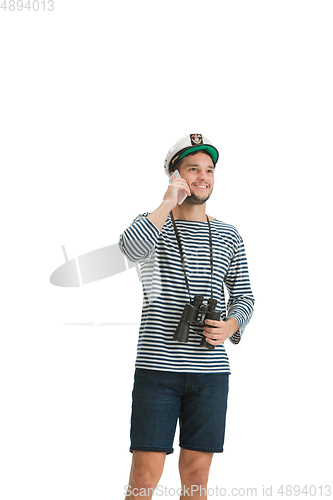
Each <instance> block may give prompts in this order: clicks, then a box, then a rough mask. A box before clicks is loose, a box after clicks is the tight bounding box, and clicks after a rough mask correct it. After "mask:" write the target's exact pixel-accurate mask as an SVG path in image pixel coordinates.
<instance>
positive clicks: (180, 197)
mask: <svg viewBox="0 0 333 500" xmlns="http://www.w3.org/2000/svg"><path fill="white" fill-rule="evenodd" d="M173 177H177V178H178V179H181V178H182V177H181V175H180V173H179V172H178V170H175V171H174V172H173V174H172V176H171V177H170V180H169V184H171V182H172V178H173ZM186 197H187V194H186V191H178V205H181V204H182V203H183V201H184V200H185V198H186Z"/></svg>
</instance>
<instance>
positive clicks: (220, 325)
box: [202, 318, 238, 346]
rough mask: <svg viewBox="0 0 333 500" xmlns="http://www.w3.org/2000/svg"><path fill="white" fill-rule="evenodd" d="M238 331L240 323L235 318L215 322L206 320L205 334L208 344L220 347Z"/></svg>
mask: <svg viewBox="0 0 333 500" xmlns="http://www.w3.org/2000/svg"><path fill="white" fill-rule="evenodd" d="M212 327H215V328H212ZM237 331H238V323H237V320H236V319H235V318H229V319H228V320H227V321H222V320H219V321H215V320H213V319H205V326H204V330H203V332H202V333H203V334H204V336H205V337H206V340H207V342H208V344H212V345H214V346H215V345H219V344H223V342H224V341H225V340H226V339H227V338H229V337H231V335H233V334H234V333H235V332H237Z"/></svg>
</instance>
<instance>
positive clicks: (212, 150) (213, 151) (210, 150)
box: [178, 144, 218, 165]
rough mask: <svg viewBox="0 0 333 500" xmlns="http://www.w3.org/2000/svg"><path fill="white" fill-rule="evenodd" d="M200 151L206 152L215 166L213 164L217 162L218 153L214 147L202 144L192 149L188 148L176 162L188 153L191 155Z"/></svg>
mask: <svg viewBox="0 0 333 500" xmlns="http://www.w3.org/2000/svg"><path fill="white" fill-rule="evenodd" d="M200 149H203V150H204V151H207V153H208V154H209V156H210V157H211V158H212V160H213V163H214V165H215V163H216V162H217V160H218V152H217V150H216V149H215V148H214V147H212V146H209V145H208V144H202V145H200V146H193V147H192V148H189V149H188V150H187V151H184V153H183V154H182V155H181V156H180V157H179V159H178V161H179V160H181V159H182V158H184V156H187V155H188V154H189V153H193V151H198V150H200Z"/></svg>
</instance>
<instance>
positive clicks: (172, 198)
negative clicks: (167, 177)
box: [163, 177, 191, 210]
mask: <svg viewBox="0 0 333 500" xmlns="http://www.w3.org/2000/svg"><path fill="white" fill-rule="evenodd" d="M179 191H185V193H186V194H187V196H191V191H190V187H189V185H188V184H187V182H186V180H185V179H179V178H177V177H172V179H171V184H170V185H169V187H168V189H167V190H166V192H165V194H164V197H163V201H165V202H167V203H168V204H170V207H171V208H170V210H173V209H174V208H175V207H176V206H177V204H178V193H179Z"/></svg>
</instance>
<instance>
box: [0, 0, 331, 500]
mask: <svg viewBox="0 0 333 500" xmlns="http://www.w3.org/2000/svg"><path fill="white" fill-rule="evenodd" d="M9 4H11V5H12V6H13V5H14V6H16V10H15V9H12V10H10V9H9ZM39 4H40V5H39V7H40V8H39V10H37V8H36V6H37V3H35V4H34V5H35V8H36V10H35V11H34V10H30V11H29V10H28V8H25V9H24V10H23V11H19V10H18V5H19V3H18V2H14V3H13V2H8V1H7V6H8V8H7V10H5V9H4V8H1V9H0V11H1V12H0V41H1V55H0V60H1V80H0V90H1V92H0V101H1V105H0V109H1V110H0V133H1V148H0V162H1V181H2V182H1V187H2V189H1V191H2V195H1V213H2V231H1V233H2V244H1V262H2V272H1V284H2V308H1V309H2V321H1V323H2V328H1V349H0V370H1V393H0V400H1V407H2V408H1V413H0V415H1V445H0V449H1V452H0V453H1V471H2V479H1V485H0V491H1V498H3V499H4V500H12V499H15V500H22V499H25V498H32V497H33V498H34V499H35V500H39V499H43V500H44V499H47V500H53V499H57V500H58V499H60V498H61V499H62V500H67V499H68V500H73V499H80V500H88V499H89V500H92V499H97V498H98V499H99V500H104V499H109V498H122V497H123V496H124V486H125V485H126V484H127V481H128V475H129V468H130V462H131V454H130V453H129V451H128V448H129V423H130V405H131V390H132V383H133V373H134V361H135V352H136V342H137V335H138V328H139V322H140V311H141V299H142V297H141V284H140V282H139V280H138V278H137V275H136V272H135V269H131V270H129V271H127V272H124V273H122V274H118V275H117V276H114V277H111V278H108V279H105V280H100V281H97V282H94V283H91V284H89V285H85V286H83V287H81V288H62V287H55V286H53V285H51V283H50V275H51V274H52V272H53V271H54V270H55V269H56V268H57V267H58V266H60V265H61V264H62V263H64V254H63V251H62V248H61V245H64V247H65V249H66V252H67V255H68V258H69V259H72V258H74V257H78V256H79V255H82V254H84V253H86V252H89V251H92V250H95V249H98V248H101V247H104V246H107V245H111V244H114V243H117V241H118V238H119V235H120V233H121V232H122V231H123V229H125V228H126V227H127V226H128V225H129V224H130V223H131V221H132V220H133V219H134V217H135V216H136V215H138V214H139V213H141V212H144V211H153V210H154V209H155V208H157V207H158V205H159V204H160V202H161V200H162V197H163V194H164V192H165V190H166V188H167V182H168V181H167V178H166V176H165V174H164V171H163V160H164V158H165V155H166V153H167V151H168V149H169V148H170V147H171V146H172V145H173V144H174V143H175V142H176V141H177V140H178V139H179V138H180V137H181V136H182V135H185V134H187V133H192V132H198V133H203V134H205V135H207V136H208V137H209V138H210V139H211V140H212V141H213V143H214V144H216V146H217V148H218V149H219V151H220V155H221V156H220V160H219V162H218V164H217V168H216V184H215V189H214V193H213V196H212V198H211V200H210V201H209V202H208V213H209V214H210V215H213V216H215V217H217V218H219V219H222V220H224V221H226V222H229V223H231V224H233V225H235V226H236V227H237V228H238V230H239V231H240V233H241V235H242V236H243V239H244V241H245V246H246V250H247V256H248V261H249V269H250V276H251V282H252V286H253V291H254V295H255V298H256V305H255V313H254V316H253V319H252V321H251V323H250V325H249V326H248V328H247V330H246V331H245V334H244V338H243V339H242V341H241V343H240V344H239V345H238V346H233V345H231V343H230V342H227V346H226V347H227V350H228V353H229V355H230V360H231V369H232V376H231V377H230V379H231V380H230V397H229V408H228V420H227V429H226V440H225V451H224V453H223V454H219V455H216V456H215V457H214V460H213V465H212V468H211V474H210V483H209V484H210V486H211V487H212V488H215V487H218V488H222V487H225V488H227V489H228V488H229V490H228V491H230V489H231V488H241V487H243V488H250V487H253V488H257V492H258V493H257V496H258V497H261V496H262V488H263V486H264V487H266V488H267V487H269V486H271V485H272V486H273V491H275V492H276V490H277V489H278V488H279V487H280V486H281V485H284V486H286V485H293V486H294V485H300V486H306V485H308V486H310V485H314V486H316V488H317V493H316V497H318V498H320V490H319V487H320V486H321V485H327V484H330V481H331V480H332V477H331V476H330V473H331V460H332V432H331V421H332V410H331V408H332V406H331V403H330V399H331V392H332V391H331V379H332V368H331V351H332V347H333V345H332V325H331V320H330V312H331V302H330V298H331V281H332V272H331V255H332V243H331V234H330V233H331V227H332V222H331V220H332V209H331V204H330V198H331V177H330V170H331V168H332V156H333V155H332V132H333V130H332V129H333V126H332V116H333V102H332V88H333V75H332V47H333V32H332V21H333V15H332V14H333V6H332V2H331V1H321V0H319V1H295V0H288V1H284V0H282V1H279V2H277V1H269V0H265V1H264V0H262V1H258V0H255V1H235V2H232V1H217V0H214V1H210V0H207V1H206V2H205V3H203V2H198V1H191V2H190V1H187V0H186V1H182V0H179V1H177V2H175V1H168V2H163V3H162V2H153V1H151V0H149V1H147V0H143V1H142V2H137V1H133V0H129V1H127V2H120V1H118V2H114V1H106V0H105V1H103V0H95V1H94V2H87V1H85V0H84V1H83V0H80V1H77V0H76V1H75V0H66V1H64V0H54V10H53V11H43V9H42V5H43V4H42V2H41V1H40V2H39ZM178 452H179V448H178V437H177V436H176V438H175V453H174V454H173V455H172V456H169V457H167V459H166V466H165V470H164V473H163V476H162V479H161V483H160V484H161V485H163V486H166V487H170V488H171V487H179V479H178V472H177V459H178ZM331 482H332V481H331ZM313 491H314V490H312V492H313ZM323 491H324V490H323ZM323 495H324V493H323V494H322V496H323ZM266 496H267V495H266ZM273 496H275V497H276V498H277V497H279V495H273ZM215 497H216V498H218V496H217V494H214V495H211V498H215ZM301 498H302V496H301Z"/></svg>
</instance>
